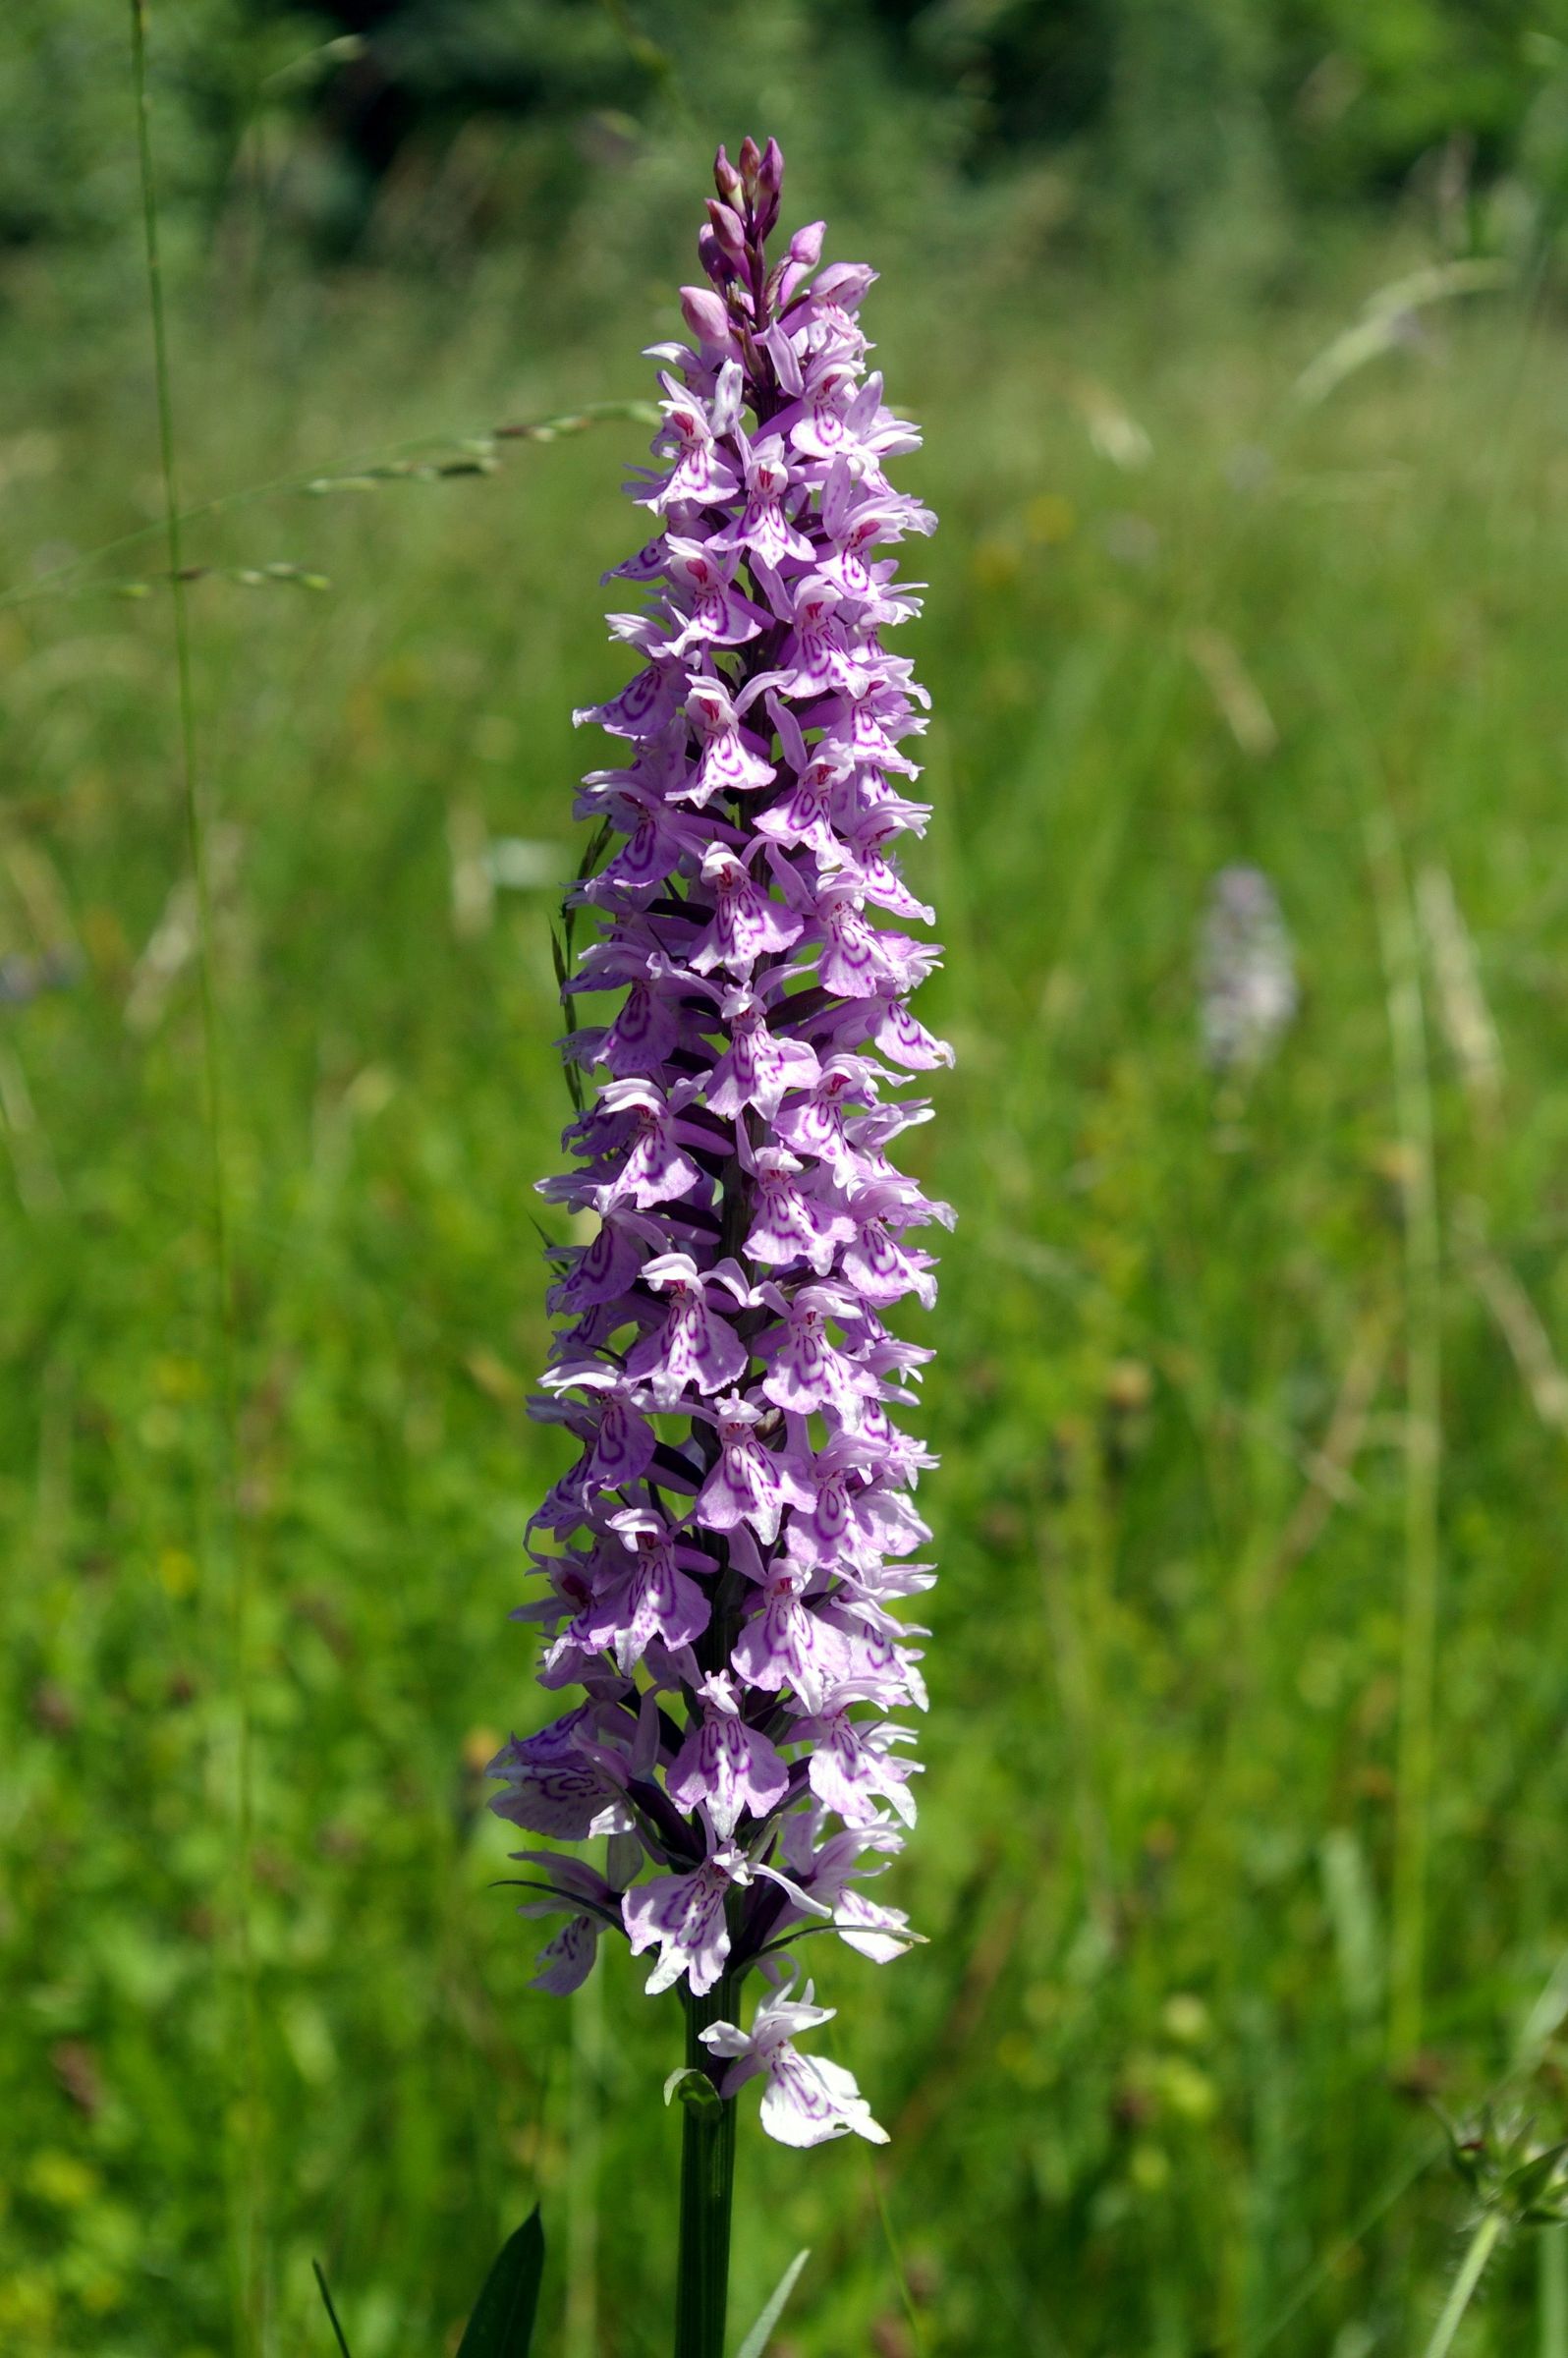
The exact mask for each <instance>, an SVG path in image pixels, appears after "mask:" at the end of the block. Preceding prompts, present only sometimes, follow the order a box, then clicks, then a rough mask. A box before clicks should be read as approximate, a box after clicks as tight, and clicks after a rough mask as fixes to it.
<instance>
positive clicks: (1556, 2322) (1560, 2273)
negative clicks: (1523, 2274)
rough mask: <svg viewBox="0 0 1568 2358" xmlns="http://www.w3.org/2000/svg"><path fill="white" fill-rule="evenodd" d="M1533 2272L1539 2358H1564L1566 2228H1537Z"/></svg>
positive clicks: (1567, 2352)
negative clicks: (1536, 2303)
mask: <svg viewBox="0 0 1568 2358" xmlns="http://www.w3.org/2000/svg"><path fill="white" fill-rule="evenodd" d="M1536 2271H1537V2286H1538V2291H1539V2296H1540V2299H1539V2319H1540V2340H1539V2341H1538V2343H1537V2350H1538V2353H1539V2358H1568V2230H1565V2229H1564V2228H1562V2227H1542V2228H1541V2230H1540V2234H1539V2235H1538V2236H1537V2238H1536Z"/></svg>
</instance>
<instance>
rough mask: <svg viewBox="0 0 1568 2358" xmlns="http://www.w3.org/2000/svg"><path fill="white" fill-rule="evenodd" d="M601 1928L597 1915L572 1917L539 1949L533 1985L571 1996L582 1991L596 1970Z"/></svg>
mask: <svg viewBox="0 0 1568 2358" xmlns="http://www.w3.org/2000/svg"><path fill="white" fill-rule="evenodd" d="M601 1929H602V1928H601V1926H600V1923H599V1920H598V1918H597V1917H596V1916H574V1917H572V1918H571V1919H570V1920H569V1921H568V1923H567V1924H566V1925H565V1926H564V1927H563V1929H562V1930H561V1931H560V1932H558V1933H557V1934H556V1935H555V1937H554V1938H553V1939H552V1940H546V1942H545V1943H544V1946H543V1947H542V1948H541V1949H540V1950H539V1953H538V1956H537V1957H536V1959H535V1960H534V1964H535V1971H534V1974H533V1978H532V1981H531V1982H530V1983H529V1988H530V1989H531V1990H547V1991H548V1992H549V1993H550V1994H551V1996H553V1997H569V1996H570V1995H571V1993H572V1992H573V1991H574V1990H581V1989H582V1987H583V1984H584V1983H585V1982H586V1981H587V1980H588V1975H589V1974H590V1973H591V1972H592V1970H593V1960H594V1958H595V1957H596V1956H597V1955H598V1952H599V1933H600V1930H601Z"/></svg>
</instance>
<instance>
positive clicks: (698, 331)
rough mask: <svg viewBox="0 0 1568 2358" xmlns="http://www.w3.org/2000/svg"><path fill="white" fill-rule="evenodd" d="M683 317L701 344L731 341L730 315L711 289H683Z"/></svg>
mask: <svg viewBox="0 0 1568 2358" xmlns="http://www.w3.org/2000/svg"><path fill="white" fill-rule="evenodd" d="M681 316H682V317H683V318H684V319H685V321H686V324H687V326H688V327H689V328H690V329H691V331H692V333H693V335H694V336H696V338H697V339H698V342H699V343H700V344H725V345H727V344H728V343H729V341H730V315H729V313H728V311H727V310H726V309H724V305H723V302H722V301H721V299H720V298H719V297H718V296H717V295H715V294H714V292H713V290H712V288H711V287H683V288H682V289H681Z"/></svg>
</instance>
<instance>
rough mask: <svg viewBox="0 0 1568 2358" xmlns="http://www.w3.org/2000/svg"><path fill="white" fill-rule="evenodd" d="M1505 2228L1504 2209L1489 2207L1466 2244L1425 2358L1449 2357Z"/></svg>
mask: <svg viewBox="0 0 1568 2358" xmlns="http://www.w3.org/2000/svg"><path fill="white" fill-rule="evenodd" d="M1502 2231H1503V2217H1502V2213H1501V2212H1500V2211H1488V2212H1487V2213H1486V2214H1485V2216H1484V2218H1483V2219H1482V2221H1481V2223H1480V2225H1479V2226H1478V2227H1477V2229H1476V2232H1475V2233H1474V2235H1472V2237H1471V2239H1470V2242H1469V2244H1468V2245H1467V2246H1466V2249H1465V2256H1464V2259H1463V2260H1462V2261H1461V2262H1460V2264H1459V2274H1458V2275H1457V2276H1455V2278H1454V2280H1453V2282H1452V2284H1451V2285H1450V2286H1449V2288H1448V2298H1447V2300H1446V2301H1444V2303H1443V2311H1442V2315H1441V2317H1439V2318H1438V2320H1437V2323H1436V2325H1435V2327H1434V2328H1433V2329H1432V2336H1431V2339H1430V2341H1428V2344H1427V2347H1426V2350H1425V2352H1424V2354H1423V2358H1448V2352H1449V2351H1450V2350H1451V2349H1452V2348H1453V2346H1454V2335H1455V2334H1456V2333H1457V2332H1458V2330H1459V2328H1460V2324H1461V2322H1462V2320H1463V2318H1464V2314H1465V2311H1466V2310H1467V2309H1468V2308H1469V2307H1470V2304H1471V2301H1472V2300H1473V2299H1474V2297H1475V2293H1476V2287H1477V2286H1478V2285H1479V2284H1480V2282H1481V2279H1482V2277H1483V2276H1484V2274H1485V2273H1486V2263H1487V2261H1488V2260H1489V2259H1490V2258H1491V2256H1492V2253H1493V2252H1494V2251H1495V2249H1496V2247H1497V2239H1498V2237H1499V2236H1500V2235H1501V2233H1502Z"/></svg>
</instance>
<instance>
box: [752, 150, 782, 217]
mask: <svg viewBox="0 0 1568 2358" xmlns="http://www.w3.org/2000/svg"><path fill="white" fill-rule="evenodd" d="M783 189H784V151H783V149H782V148H781V147H780V145H779V143H778V141H777V140H768V142H767V145H766V146H765V147H764V148H763V150H762V161H761V163H760V164H759V165H758V166H757V173H756V234H757V236H758V237H759V238H765V237H766V236H767V234H768V232H769V231H770V230H771V229H772V227H773V224H774V222H775V221H776V220H777V219H778V207H779V198H780V197H781V195H782V194H783Z"/></svg>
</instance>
